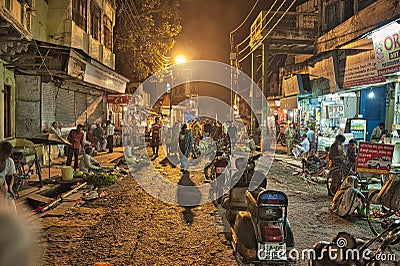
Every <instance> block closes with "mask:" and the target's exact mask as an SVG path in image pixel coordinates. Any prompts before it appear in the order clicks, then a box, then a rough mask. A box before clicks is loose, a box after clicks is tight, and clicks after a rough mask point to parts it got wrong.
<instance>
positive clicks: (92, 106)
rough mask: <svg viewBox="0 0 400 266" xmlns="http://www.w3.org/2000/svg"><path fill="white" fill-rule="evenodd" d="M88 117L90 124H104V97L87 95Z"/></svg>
mask: <svg viewBox="0 0 400 266" xmlns="http://www.w3.org/2000/svg"><path fill="white" fill-rule="evenodd" d="M86 100H87V107H88V108H87V116H88V123H89V124H94V123H101V122H103V116H104V108H103V95H87V96H86Z"/></svg>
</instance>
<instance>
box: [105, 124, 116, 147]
mask: <svg viewBox="0 0 400 266" xmlns="http://www.w3.org/2000/svg"><path fill="white" fill-rule="evenodd" d="M114 129H115V127H114V125H113V124H112V123H111V120H108V121H107V127H106V131H107V145H108V153H112V152H113V151H114Z"/></svg>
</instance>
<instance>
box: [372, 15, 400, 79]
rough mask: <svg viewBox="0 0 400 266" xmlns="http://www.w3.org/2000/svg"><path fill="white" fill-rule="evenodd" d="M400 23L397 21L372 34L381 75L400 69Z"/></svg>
mask: <svg viewBox="0 0 400 266" xmlns="http://www.w3.org/2000/svg"><path fill="white" fill-rule="evenodd" d="M399 38H400V25H399V24H398V23H397V22H394V23H391V24H389V25H387V26H385V27H382V28H381V29H380V30H378V31H377V32H374V33H373V34H372V40H373V42H374V50H375V57H376V61H377V69H378V74H379V75H385V74H390V73H395V72H397V71H400V39H399Z"/></svg>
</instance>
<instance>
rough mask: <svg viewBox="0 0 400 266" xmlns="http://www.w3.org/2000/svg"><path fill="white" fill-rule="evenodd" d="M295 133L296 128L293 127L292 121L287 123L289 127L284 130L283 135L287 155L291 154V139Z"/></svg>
mask: <svg viewBox="0 0 400 266" xmlns="http://www.w3.org/2000/svg"><path fill="white" fill-rule="evenodd" d="M295 135H296V130H295V129H294V126H293V123H290V124H289V127H288V128H286V130H285V137H286V148H287V155H288V156H290V155H292V150H293V139H294V137H295Z"/></svg>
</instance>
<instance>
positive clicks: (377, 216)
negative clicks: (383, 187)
mask: <svg viewBox="0 0 400 266" xmlns="http://www.w3.org/2000/svg"><path fill="white" fill-rule="evenodd" d="M379 192H380V191H379V190H375V191H373V192H371V193H370V194H369V196H368V200H367V206H366V208H367V210H366V213H367V220H368V225H369V227H370V228H371V231H372V233H374V235H376V236H377V235H379V234H380V233H381V232H382V231H384V230H386V229H387V228H388V227H389V226H390V225H391V224H392V223H393V222H394V221H396V220H397V219H399V216H398V215H396V212H395V211H393V210H391V209H389V208H387V207H385V206H383V205H382V204H381V203H380V201H379V200H378V199H377V196H378V194H379ZM399 242H400V239H397V240H396V241H395V242H393V243H392V244H397V243H399Z"/></svg>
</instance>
